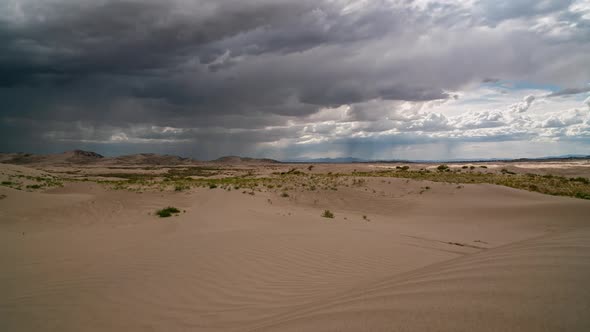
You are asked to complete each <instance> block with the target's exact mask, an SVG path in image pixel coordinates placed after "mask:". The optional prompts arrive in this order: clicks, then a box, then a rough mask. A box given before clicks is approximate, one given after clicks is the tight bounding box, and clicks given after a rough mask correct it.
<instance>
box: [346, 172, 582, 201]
mask: <svg viewBox="0 0 590 332" xmlns="http://www.w3.org/2000/svg"><path fill="white" fill-rule="evenodd" d="M441 166H442V165H441ZM439 167H440V166H439ZM353 175H355V176H362V177H394V178H407V179H415V180H427V181H433V182H446V183H455V184H466V183H489V184H495V185H501V186H506V187H511V188H516V189H523V190H529V191H535V192H539V193H543V194H549V195H557V196H570V197H577V198H584V199H590V180H588V179H586V178H571V179H570V178H566V177H562V176H555V175H539V174H531V173H527V174H518V173H515V172H511V171H504V172H502V171H501V172H500V174H498V173H480V172H468V173H460V172H447V171H439V172H430V171H428V170H421V171H409V172H399V171H394V170H387V171H379V172H356V173H353Z"/></svg>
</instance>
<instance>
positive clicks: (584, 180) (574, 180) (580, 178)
mask: <svg viewBox="0 0 590 332" xmlns="http://www.w3.org/2000/svg"><path fill="white" fill-rule="evenodd" d="M570 181H572V182H581V183H583V184H590V180H588V179H587V178H583V177H581V176H579V177H577V178H570Z"/></svg>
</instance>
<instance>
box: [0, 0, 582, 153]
mask: <svg viewBox="0 0 590 332" xmlns="http://www.w3.org/2000/svg"><path fill="white" fill-rule="evenodd" d="M570 5H571V1H542V2H539V1H528V0H521V1H487V0H485V1H484V0H481V1H476V2H475V5H473V6H468V5H465V4H463V3H461V2H448V1H387V0H378V1H344V0H325V1H311V0H299V1H288V0H278V1H277V0H251V1H233V0H201V1H189V0H173V1H156V0H124V1H114V0H100V1H90V0H51V1H36V0H20V1H19V0H11V1H5V2H3V3H0V112H1V113H0V140H1V141H2V143H0V149H7V150H14V149H19V146H21V147H25V146H38V147H39V148H38V149H36V150H40V151H42V150H44V147H43V146H44V145H46V146H49V145H52V144H53V145H55V144H58V143H57V142H61V143H59V144H62V143H63V142H70V143H71V144H72V145H75V144H76V142H79V143H80V144H82V143H84V142H86V143H88V142H94V143H91V144H99V143H100V142H110V141H113V143H112V144H119V146H129V145H130V144H131V145H132V141H135V142H138V144H139V143H142V142H143V143H145V142H152V141H154V142H155V141H161V142H166V144H168V143H169V142H173V141H178V142H179V144H181V143H182V144H185V145H184V148H186V146H188V145H190V142H193V143H195V142H199V145H205V144H213V145H214V144H215V141H216V140H217V141H223V142H224V147H225V149H226V150H231V146H232V143H231V140H232V139H233V140H234V143H233V144H234V146H235V148H236V150H237V151H241V150H243V151H247V152H248V151H254V150H252V149H251V146H252V145H256V144H258V143H269V142H276V141H280V140H281V139H292V138H296V137H297V136H298V133H299V134H300V132H298V131H297V130H300V129H301V128H299V127H298V126H299V124H301V121H300V120H301V119H303V118H306V117H309V116H311V115H313V114H315V113H316V112H318V111H319V110H320V109H322V108H326V107H338V106H340V105H351V106H352V107H351V116H352V118H353V119H357V120H367V121H372V122H374V123H372V124H370V125H367V126H366V127H365V128H367V130H369V129H368V128H378V127H379V128H381V129H380V130H386V129H387V128H385V127H384V124H383V123H381V125H379V123H378V122H379V121H380V120H382V119H381V118H380V116H382V115H383V114H385V113H387V111H384V110H383V109H384V107H383V106H379V104H385V105H390V103H391V102H394V103H393V104H395V105H397V104H396V102H397V101H410V102H418V103H421V102H428V101H432V100H447V99H449V98H452V96H453V94H452V92H451V91H456V90H459V89H461V88H462V87H464V86H466V85H469V84H471V83H474V82H482V81H485V80H489V77H503V78H505V79H519V78H522V79H529V80H539V81H543V82H545V81H555V82H558V83H562V82H567V83H568V85H566V86H572V85H573V86H576V85H580V84H581V82H587V79H588V77H589V76H590V72H589V69H588V68H590V60H588V58H587V56H586V54H587V52H588V51H590V49H589V47H588V45H587V43H580V40H583V38H585V37H583V36H584V35H585V32H587V31H590V29H589V28H588V22H587V20H585V19H584V18H583V13H580V12H576V11H572V10H569V8H570V7H571V6H570ZM542 15H554V16H555V17H556V18H558V19H559V20H562V21H564V22H575V23H576V25H571V24H570V25H568V26H570V27H573V28H571V29H572V31H570V32H569V34H566V36H565V37H560V38H558V39H556V37H555V34H554V33H551V36H549V33H547V36H546V35H545V34H543V33H539V31H533V30H528V29H526V28H523V27H522V26H519V27H515V28H513V27H509V28H506V29H504V28H502V27H495V26H498V25H500V23H502V22H504V21H510V20H515V19H519V18H520V19H523V20H532V19H535V18H537V17H541V16H542ZM564 24H565V23H564ZM530 25H531V26H532V25H533V24H530ZM525 26H526V25H525ZM490 27H494V28H490ZM550 28H551V27H548V28H546V29H550ZM547 31H549V30H547ZM588 35H590V34H588ZM568 36H569V37H568ZM568 38H569V39H568ZM549 41H550V42H549ZM584 68H586V69H584ZM393 104H392V105H393ZM354 105H359V106H358V107H354ZM367 105H370V107H368V106H367ZM413 126H414V127H411V128H418V127H416V124H413ZM164 127H171V128H176V129H178V131H171V130H169V131H165V132H159V131H158V130H159V129H153V130H152V129H150V128H164ZM208 128H218V129H219V130H217V129H215V130H209V129H208ZM269 128H270V129H269ZM408 128H410V127H408ZM433 128H434V127H433ZM436 128H438V129H441V128H443V129H444V128H446V127H445V126H439V127H436ZM415 130H418V129H415ZM429 130H430V129H429ZM432 130H434V129H432ZM124 139H129V141H124V142H123V141H122V140H124ZM70 143H68V144H70ZM86 143H84V144H86ZM88 144H90V143H88ZM171 144H172V143H171ZM179 146H180V145H179ZM195 149H196V148H191V149H188V150H187V151H190V152H191V153H195V154H196V155H199V151H197V150H195ZM202 149H203V155H207V154H208V153H211V151H210V148H205V147H202ZM205 152H207V153H205Z"/></svg>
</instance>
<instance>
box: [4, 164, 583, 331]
mask: <svg viewBox="0 0 590 332" xmlns="http://www.w3.org/2000/svg"><path fill="white" fill-rule="evenodd" d="M0 167H1V170H2V171H3V172H17V171H18V172H21V173H27V172H30V173H31V175H35V176H37V175H39V174H41V175H42V174H44V173H39V172H41V171H39V170H32V169H29V168H26V167H22V166H7V165H0ZM330 167H333V168H334V169H342V168H345V167H349V168H350V167H358V166H350V165H349V166H336V165H332V166H331V165H321V166H318V167H317V169H316V170H314V171H318V172H320V171H325V169H328V168H330ZM366 167H369V166H366ZM586 169H587V168H586ZM269 171H271V169H270V168H269ZM576 172H577V173H580V171H576ZM424 185H428V186H429V187H431V189H430V190H428V191H427V192H425V193H423V194H418V193H417V192H418V191H419V190H420V188H422V187H423V186H424ZM367 189H370V190H367ZM0 197H2V198H1V199H0V244H1V248H2V250H0V263H1V266H2V271H1V272H2V273H0V294H1V296H0V330H1V331H562V330H563V331H590V315H588V313H589V312H590V289H589V288H588V287H587V281H588V280H590V228H589V227H588V226H590V218H589V217H588V216H590V201H587V200H580V199H573V198H565V197H553V196H547V195H542V194H538V193H531V192H526V191H521V190H515V189H510V188H505V187H499V186H492V185H464V186H461V188H458V187H457V186H456V185H452V184H444V183H431V182H427V183H425V182H415V181H407V180H405V179H383V178H379V179H368V180H367V185H366V187H363V188H352V187H351V188H344V189H342V190H338V191H319V192H313V193H309V192H301V193H297V192H293V193H291V195H290V197H287V198H285V197H280V196H279V195H278V194H275V193H270V192H266V193H258V192H257V193H256V194H255V195H248V194H243V193H241V192H240V191H229V192H228V191H224V190H209V189H204V188H198V189H192V190H190V191H187V192H178V193H176V192H144V193H135V192H128V191H113V190H108V189H107V188H105V187H103V186H101V185H99V184H96V183H92V182H80V183H68V184H66V185H65V186H64V187H63V188H53V189H48V190H45V191H43V190H42V191H34V192H27V191H22V190H21V191H19V190H14V189H11V188H7V187H0ZM168 205H173V206H176V207H178V208H180V209H181V210H184V211H185V212H182V213H180V215H179V216H177V217H171V218H158V217H156V216H155V215H154V211H155V210H157V209H159V208H162V207H166V206H168ZM324 209H330V210H331V211H333V212H334V214H335V218H334V219H327V218H322V217H321V216H320V215H321V213H322V211H323V210H324ZM363 216H366V218H364V217H363Z"/></svg>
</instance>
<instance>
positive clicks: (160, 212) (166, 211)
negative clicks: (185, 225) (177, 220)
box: [156, 206, 180, 218]
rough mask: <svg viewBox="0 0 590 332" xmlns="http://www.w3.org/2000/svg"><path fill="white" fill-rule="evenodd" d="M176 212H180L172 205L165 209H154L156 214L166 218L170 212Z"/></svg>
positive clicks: (170, 214)
mask: <svg viewBox="0 0 590 332" xmlns="http://www.w3.org/2000/svg"><path fill="white" fill-rule="evenodd" d="M177 213H180V210H179V209H177V208H175V207H173V206H169V207H167V208H165V209H161V210H158V211H156V214H157V215H158V216H160V218H167V217H170V216H172V214H177Z"/></svg>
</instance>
